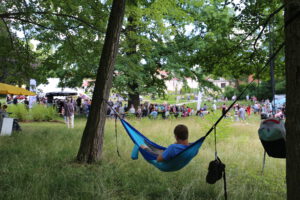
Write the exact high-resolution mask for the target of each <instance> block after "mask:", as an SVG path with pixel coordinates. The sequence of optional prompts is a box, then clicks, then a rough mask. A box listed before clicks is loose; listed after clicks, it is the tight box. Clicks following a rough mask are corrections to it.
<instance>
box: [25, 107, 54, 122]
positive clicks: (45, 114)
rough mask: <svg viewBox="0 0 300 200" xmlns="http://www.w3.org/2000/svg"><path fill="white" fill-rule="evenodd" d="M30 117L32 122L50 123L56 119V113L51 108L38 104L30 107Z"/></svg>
mask: <svg viewBox="0 0 300 200" xmlns="http://www.w3.org/2000/svg"><path fill="white" fill-rule="evenodd" d="M30 115H31V117H32V119H33V120H34V121H51V120H54V119H56V118H57V117H58V114H57V111H56V110H55V109H54V108H53V107H47V106H45V105H40V104H35V105H34V106H33V107H32V109H31V110H30Z"/></svg>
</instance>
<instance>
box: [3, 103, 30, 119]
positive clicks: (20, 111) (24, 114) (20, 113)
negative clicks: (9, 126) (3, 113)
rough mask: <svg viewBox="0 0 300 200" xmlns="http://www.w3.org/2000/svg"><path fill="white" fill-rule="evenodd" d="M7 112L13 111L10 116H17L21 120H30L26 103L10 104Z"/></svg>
mask: <svg viewBox="0 0 300 200" xmlns="http://www.w3.org/2000/svg"><path fill="white" fill-rule="evenodd" d="M7 112H10V113H12V114H11V115H10V117H13V118H16V119H18V120H20V121H26V120H30V116H29V112H28V110H27V109H26V107H25V105H24V104H17V105H10V106H8V108H7Z"/></svg>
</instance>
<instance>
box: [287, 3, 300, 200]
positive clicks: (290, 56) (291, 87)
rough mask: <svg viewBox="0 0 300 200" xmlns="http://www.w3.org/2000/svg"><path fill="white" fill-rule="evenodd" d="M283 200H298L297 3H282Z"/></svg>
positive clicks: (299, 31) (299, 66) (299, 76)
mask: <svg viewBox="0 0 300 200" xmlns="http://www.w3.org/2000/svg"><path fill="white" fill-rule="evenodd" d="M285 3H286V10H285V42H286V48H285V64H286V116H287V118H286V123H285V126H286V131H287V138H286V139H287V140H286V144H287V145H286V148H287V159H286V174H287V175H286V178H287V199H288V200H299V199H300V187H299V182H300V118H299V113H300V48H299V47H300V16H299V13H300V0H285Z"/></svg>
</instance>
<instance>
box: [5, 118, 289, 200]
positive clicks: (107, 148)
mask: <svg viewBox="0 0 300 200" xmlns="http://www.w3.org/2000/svg"><path fill="white" fill-rule="evenodd" d="M218 115H219V113H218V114H211V115H209V116H207V117H206V118H205V119H201V118H197V117H189V118H181V119H172V120H149V119H142V120H135V119H130V121H129V122H130V123H131V124H132V125H133V126H135V127H136V128H137V129H138V130H140V131H141V132H142V133H144V134H145V135H146V136H148V137H149V138H151V139H152V140H153V141H154V142H157V143H159V144H161V145H168V144H170V143H172V142H174V138H173V135H172V134H173V133H172V132H173V128H174V127H175V126H176V125H177V124H180V123H182V124H186V125H187V126H188V127H189V131H190V141H194V140H196V139H197V138H199V137H201V136H203V135H204V134H205V133H206V131H207V130H208V129H209V128H210V126H211V125H212V124H213V122H214V120H215V119H216V118H217V116H218ZM21 125H22V129H23V131H22V132H20V133H14V134H13V135H12V136H10V137H8V136H2V137H0V157H1V162H0V199H31V200H32V199H130V200H131V199H205V200H215V199H224V197H223V181H222V180H221V181H218V182H217V183H216V184H215V185H209V184H207V183H206V182H205V177H206V174H207V167H208V164H209V162H210V161H211V160H213V159H214V137H213V134H211V135H210V136H209V137H208V138H207V139H206V140H205V142H204V143H203V146H202V147H201V149H200V151H199V154H198V156H197V157H195V158H194V159H193V160H192V161H191V163H190V164H189V165H187V166H186V167H185V168H183V169H182V170H180V171H177V172H168V173H167V172H160V171H159V170H157V169H156V168H154V167H153V166H152V165H150V164H148V163H147V162H146V161H145V160H144V159H142V158H141V156H140V158H139V159H138V160H131V159H130V154H131V150H132V147H133V144H132V142H131V140H130V139H129V137H128V136H127V135H126V132H125V131H124V129H123V128H122V127H121V124H120V123H118V141H117V142H118V147H119V150H120V154H121V157H118V155H117V153H116V140H115V132H114V120H107V123H106V128H105V138H104V147H103V154H102V160H101V161H100V162H98V163H96V164H93V165H80V164H77V163H76V162H74V160H75V156H76V154H77V151H78V148H79V144H80V139H81V135H82V132H83V128H84V126H85V120H84V119H77V120H76V121H75V128H74V129H67V128H66V125H65V124H63V123H53V122H32V123H22V124H21ZM258 126H259V120H258V119H257V118H256V117H252V118H250V119H249V120H248V122H247V123H242V122H232V120H231V119H224V120H223V121H222V122H221V124H220V125H219V126H218V129H217V144H218V146H217V148H218V155H219V157H220V158H221V159H222V161H223V162H224V163H225V164H226V175H227V188H228V195H229V199H236V200H241V199H242V200H243V199H258V200H259V199H261V200H266V199H272V200H274V199H275V200H276V199H285V195H286V188H285V160H281V159H272V158H267V161H266V167H265V173H264V175H261V167H262V157H263V148H262V146H261V143H260V141H259V139H258V136H257V129H258Z"/></svg>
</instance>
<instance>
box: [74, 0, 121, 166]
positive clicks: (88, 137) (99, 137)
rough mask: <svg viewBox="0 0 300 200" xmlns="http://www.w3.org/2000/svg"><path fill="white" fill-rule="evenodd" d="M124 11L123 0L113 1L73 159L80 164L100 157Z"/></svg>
mask: <svg viewBox="0 0 300 200" xmlns="http://www.w3.org/2000/svg"><path fill="white" fill-rule="evenodd" d="M124 12H125V0H114V1H113V4H112V9H111V13H110V17H109V21H108V26H107V31H106V36H105V41H104V46H103V50H102V54H101V58H100V63H99V68H98V72H97V77H96V83H95V87H94V92H93V98H92V105H91V111H90V114H89V117H88V120H87V123H86V126H85V129H84V132H83V135H82V138H81V144H80V148H79V151H78V154H77V161H78V162H81V163H92V162H95V161H98V160H99V159H100V157H101V153H102V145H103V136H104V125H105V117H106V110H107V105H106V103H105V101H104V99H108V97H109V92H110V88H111V86H112V75H113V70H114V64H115V59H116V55H117V52H118V46H119V38H120V32H121V28H122V21H123V18H124Z"/></svg>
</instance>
